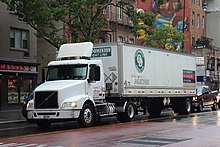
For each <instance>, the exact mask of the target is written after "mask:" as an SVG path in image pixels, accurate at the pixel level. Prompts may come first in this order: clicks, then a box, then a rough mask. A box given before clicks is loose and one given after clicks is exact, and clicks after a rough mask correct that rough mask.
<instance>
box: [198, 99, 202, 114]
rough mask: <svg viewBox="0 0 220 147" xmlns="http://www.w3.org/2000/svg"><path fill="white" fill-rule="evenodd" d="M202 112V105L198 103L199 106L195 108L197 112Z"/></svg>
mask: <svg viewBox="0 0 220 147" xmlns="http://www.w3.org/2000/svg"><path fill="white" fill-rule="evenodd" d="M202 111H203V103H202V101H199V105H198V107H197V112H202Z"/></svg>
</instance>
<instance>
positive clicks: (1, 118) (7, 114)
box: [0, 109, 26, 124]
mask: <svg viewBox="0 0 220 147" xmlns="http://www.w3.org/2000/svg"><path fill="white" fill-rule="evenodd" d="M22 121H26V120H25V118H24V117H23V116H22V114H21V110H20V109H19V110H1V111H0V124H4V123H13V122H22Z"/></svg>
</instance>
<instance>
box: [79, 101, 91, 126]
mask: <svg viewBox="0 0 220 147" xmlns="http://www.w3.org/2000/svg"><path fill="white" fill-rule="evenodd" d="M94 122H95V111H94V109H93V107H92V106H91V105H90V104H85V105H84V106H83V108H82V110H81V112H80V115H79V119H78V124H79V125H80V126H81V127H91V126H92V125H93V124H94Z"/></svg>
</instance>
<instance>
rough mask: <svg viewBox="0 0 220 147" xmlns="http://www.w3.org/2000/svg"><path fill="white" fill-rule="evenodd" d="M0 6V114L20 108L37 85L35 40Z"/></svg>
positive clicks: (25, 28) (27, 27)
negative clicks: (0, 112) (2, 111)
mask: <svg viewBox="0 0 220 147" xmlns="http://www.w3.org/2000/svg"><path fill="white" fill-rule="evenodd" d="M34 33H35V31H34V30H33V29H31V27H30V26H28V25H27V24H25V23H23V22H21V21H19V20H18V17H16V16H13V15H11V14H10V12H9V11H8V10H7V6H6V5H5V4H3V3H1V2H0V44H1V46H0V110H3V109H14V108H15V109H16V108H18V107H19V108H20V106H21V104H22V103H23V100H24V97H25V96H26V95H27V94H28V93H29V92H30V91H31V89H32V88H33V87H34V85H36V82H37V73H38V70H37V65H38V64H37V38H36V37H35V35H34Z"/></svg>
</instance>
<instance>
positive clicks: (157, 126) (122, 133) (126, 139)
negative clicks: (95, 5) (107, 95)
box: [0, 110, 220, 147]
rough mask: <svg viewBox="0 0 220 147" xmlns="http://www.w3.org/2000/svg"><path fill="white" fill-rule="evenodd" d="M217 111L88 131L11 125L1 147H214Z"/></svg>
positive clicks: (219, 122) (107, 121) (106, 124)
mask: <svg viewBox="0 0 220 147" xmlns="http://www.w3.org/2000/svg"><path fill="white" fill-rule="evenodd" d="M219 126H220V110H218V111H210V110H206V111H205V112H202V113H192V114H190V115H184V116H178V115H175V114H173V113H172V111H170V110H169V111H165V112H163V113H162V115H161V117H160V118H148V117H147V116H146V115H145V116H143V115H142V116H138V117H136V120H135V121H134V122H128V123H119V122H118V121H117V120H116V118H115V117H111V118H104V119H102V120H101V122H100V123H99V124H97V125H96V126H94V127H91V128H80V127H79V126H78V125H77V123H76V122H68V123H57V124H53V125H52V126H51V128H50V129H46V130H42V129H39V128H38V127H37V126H36V125H34V124H28V123H26V122H25V123H15V124H4V125H1V126H0V138H1V139H0V147H3V146H5V147H6V146H7V147H8V146H16V147H17V146H20V147H22V146H25V147H26V146H36V147H43V146H51V147H72V146H77V147H78V146H83V147H84V146H116V147H124V146H126V147H127V146H147V147H148V146H150V147H152V146H199V147H200V146H204V147H206V146H213V147H214V146H218V145H219V144H220V135H218V134H219V131H220V128H219Z"/></svg>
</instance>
